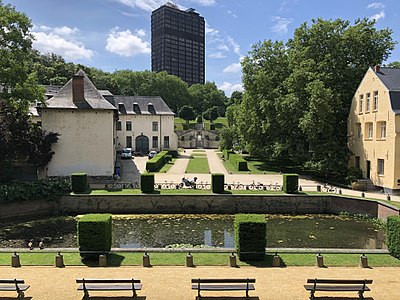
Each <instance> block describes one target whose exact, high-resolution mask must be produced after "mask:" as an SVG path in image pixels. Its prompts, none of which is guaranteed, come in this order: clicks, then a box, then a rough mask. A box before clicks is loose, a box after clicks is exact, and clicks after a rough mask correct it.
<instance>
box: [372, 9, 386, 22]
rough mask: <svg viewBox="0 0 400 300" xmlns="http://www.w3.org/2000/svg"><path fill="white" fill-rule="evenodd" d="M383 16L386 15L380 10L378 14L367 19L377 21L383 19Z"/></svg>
mask: <svg viewBox="0 0 400 300" xmlns="http://www.w3.org/2000/svg"><path fill="white" fill-rule="evenodd" d="M385 15H386V14H385V12H384V11H383V10H382V11H381V12H379V13H377V14H375V15H373V16H370V17H369V19H370V20H375V21H378V20H379V19H383V18H385Z"/></svg>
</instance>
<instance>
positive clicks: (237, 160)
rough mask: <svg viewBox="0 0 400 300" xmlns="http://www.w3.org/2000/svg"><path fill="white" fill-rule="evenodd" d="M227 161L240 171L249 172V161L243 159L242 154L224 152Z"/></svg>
mask: <svg viewBox="0 0 400 300" xmlns="http://www.w3.org/2000/svg"><path fill="white" fill-rule="evenodd" d="M223 154H224V157H225V159H227V160H229V162H230V163H231V164H232V165H233V166H234V167H235V168H236V170H238V171H248V170H249V168H248V167H247V161H246V160H244V159H243V157H242V156H241V155H240V154H236V153H235V152H233V151H227V150H224V151H223Z"/></svg>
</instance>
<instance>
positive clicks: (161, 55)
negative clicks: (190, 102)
mask: <svg viewBox="0 0 400 300" xmlns="http://www.w3.org/2000/svg"><path fill="white" fill-rule="evenodd" d="M204 34H205V22H204V18H203V17H202V16H200V15H199V14H198V13H197V12H195V11H194V9H193V8H189V9H188V10H185V11H184V10H180V9H179V8H178V7H177V6H176V5H174V4H172V3H170V2H167V3H166V4H165V5H163V6H161V7H159V8H157V9H156V10H154V11H153V13H152V14H151V70H152V71H155V72H159V71H167V72H168V73H169V74H172V75H176V76H179V77H180V78H182V79H183V80H184V81H186V82H187V83H188V84H189V85H192V84H194V83H201V84H204V69H205V47H204V44H205V38H204V36H205V35H204Z"/></svg>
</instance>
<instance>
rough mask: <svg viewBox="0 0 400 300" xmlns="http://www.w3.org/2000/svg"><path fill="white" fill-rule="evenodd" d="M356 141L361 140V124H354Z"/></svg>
mask: <svg viewBox="0 0 400 300" xmlns="http://www.w3.org/2000/svg"><path fill="white" fill-rule="evenodd" d="M356 139H357V141H359V140H361V123H357V124H356Z"/></svg>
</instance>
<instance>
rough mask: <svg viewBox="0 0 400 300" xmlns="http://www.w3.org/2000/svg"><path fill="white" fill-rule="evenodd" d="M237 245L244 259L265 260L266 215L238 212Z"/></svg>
mask: <svg viewBox="0 0 400 300" xmlns="http://www.w3.org/2000/svg"><path fill="white" fill-rule="evenodd" d="M234 230H235V247H236V252H237V253H238V255H239V259H240V260H242V261H256V260H263V259H264V257H265V246H266V243H267V242H266V230H267V224H266V220H265V216H264V215H256V214H237V215H236V216H235V223H234Z"/></svg>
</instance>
